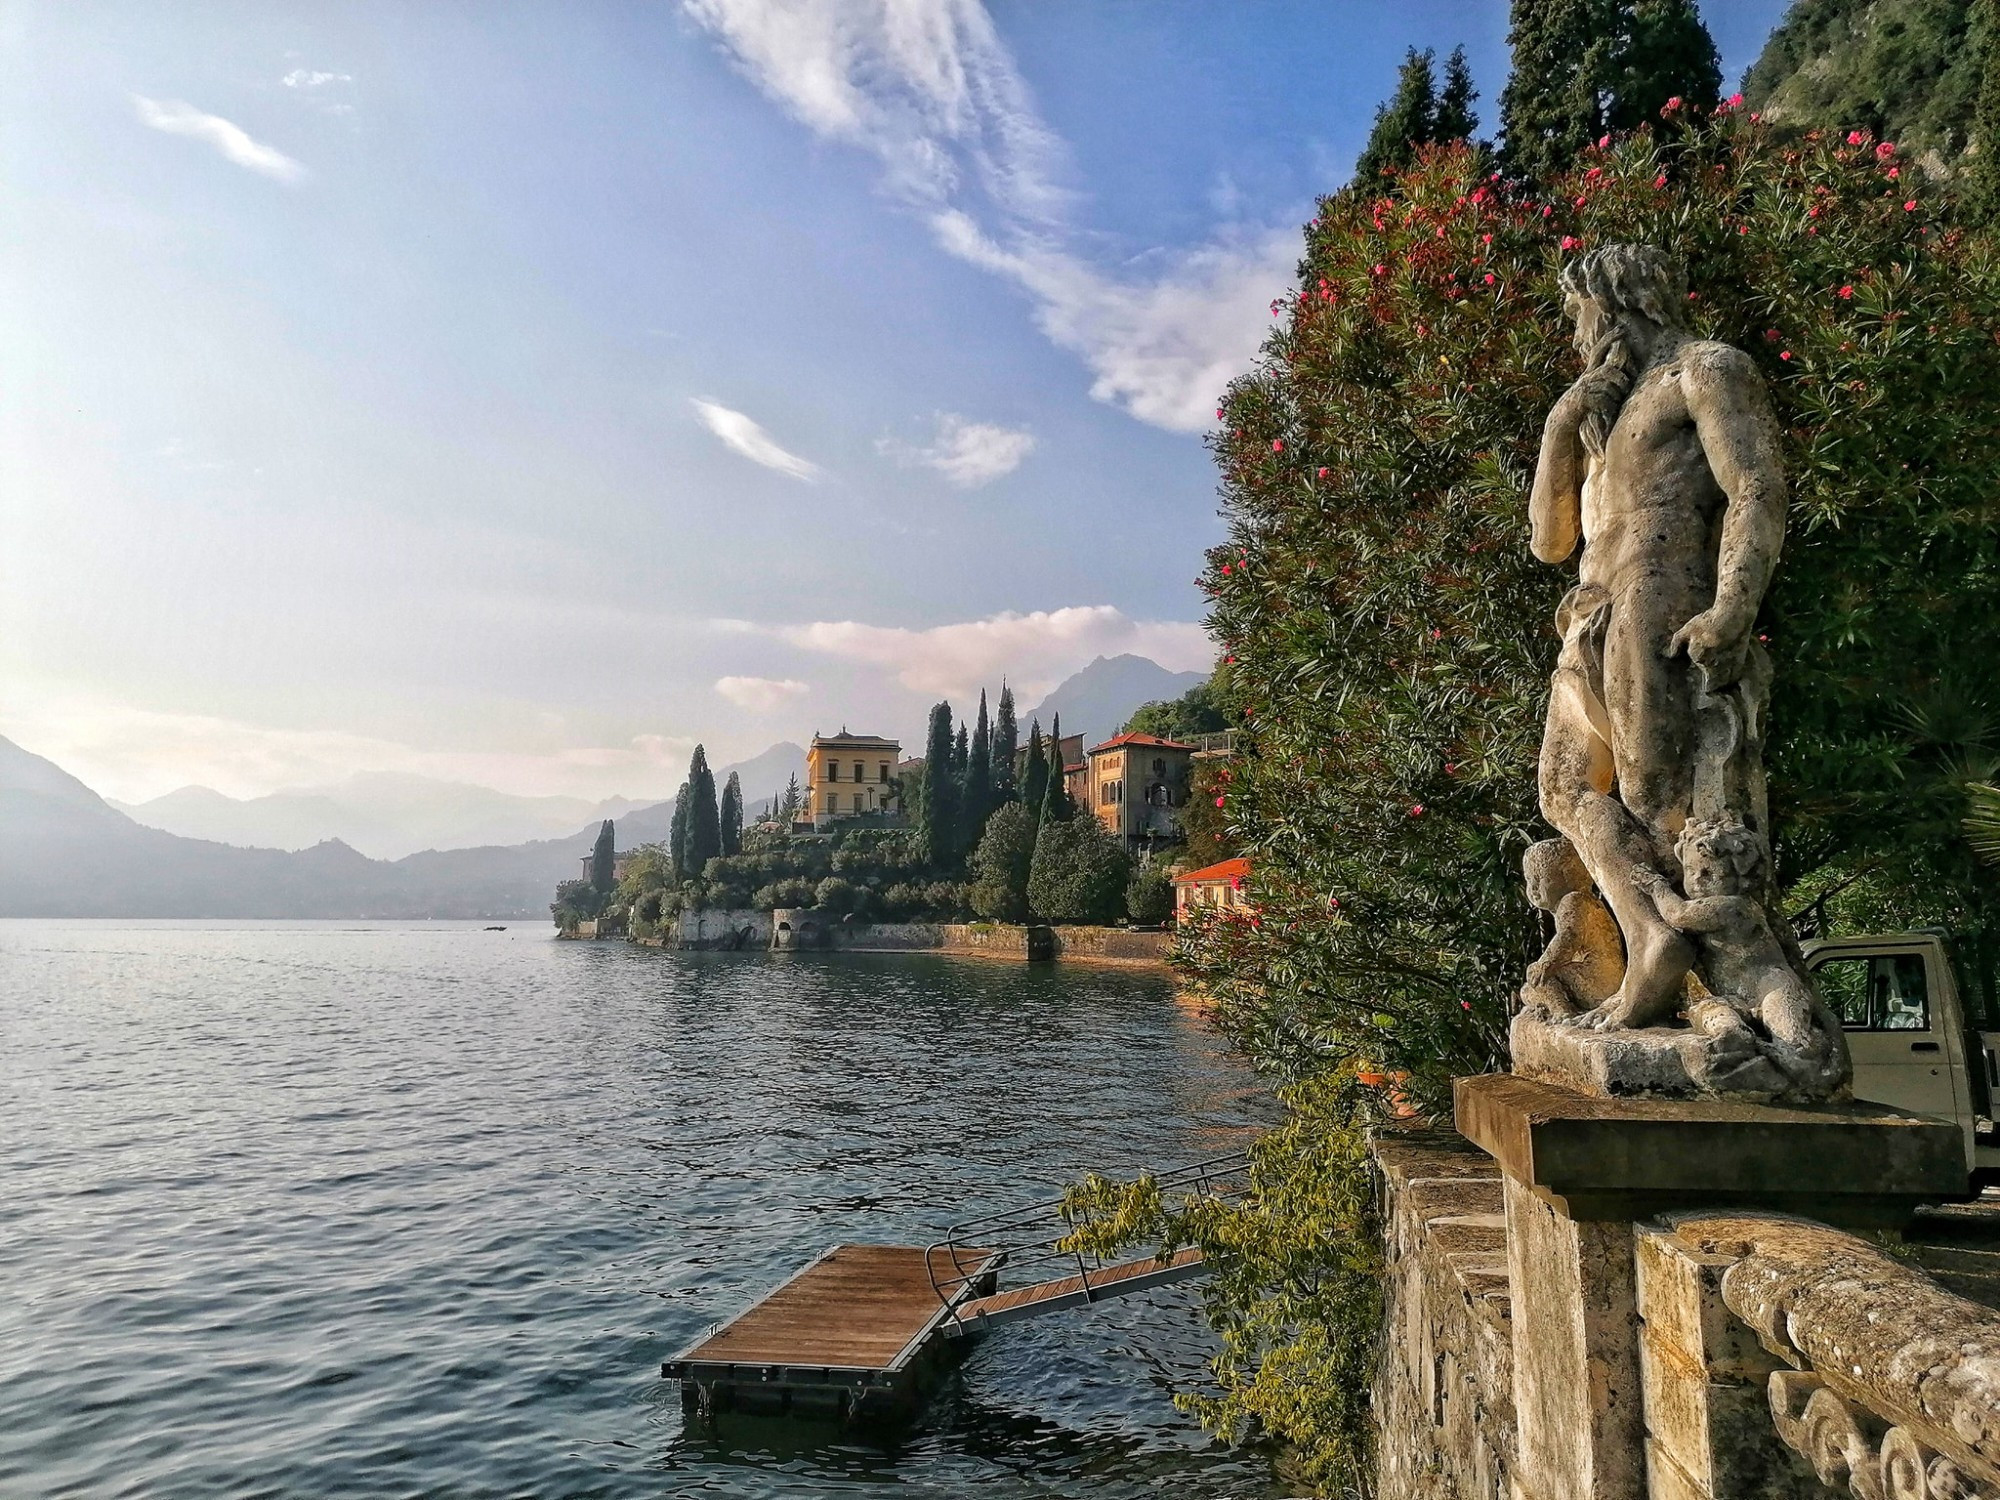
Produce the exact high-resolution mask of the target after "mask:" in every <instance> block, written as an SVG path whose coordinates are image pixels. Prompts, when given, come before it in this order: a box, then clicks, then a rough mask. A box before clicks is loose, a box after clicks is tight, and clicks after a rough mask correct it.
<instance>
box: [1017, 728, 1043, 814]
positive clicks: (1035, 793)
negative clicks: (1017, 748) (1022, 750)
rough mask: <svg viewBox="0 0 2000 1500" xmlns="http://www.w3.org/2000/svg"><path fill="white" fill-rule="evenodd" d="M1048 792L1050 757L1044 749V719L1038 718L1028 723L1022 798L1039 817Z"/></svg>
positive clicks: (1022, 770) (1022, 774)
mask: <svg viewBox="0 0 2000 1500" xmlns="http://www.w3.org/2000/svg"><path fill="white" fill-rule="evenodd" d="M1048 792H1049V757H1048V753H1047V752H1046V751H1045V750H1043V749H1042V721H1041V720H1040V719H1036V720H1034V721H1033V722H1032V723H1030V724H1029V725H1028V763H1027V764H1026V765H1025V766H1023V767H1022V768H1021V800H1022V801H1023V802H1025V803H1027V805H1028V810H1029V811H1030V812H1032V813H1034V815H1035V816H1036V817H1037V818H1039V817H1041V815H1042V799H1043V798H1044V797H1046V796H1047V795H1048Z"/></svg>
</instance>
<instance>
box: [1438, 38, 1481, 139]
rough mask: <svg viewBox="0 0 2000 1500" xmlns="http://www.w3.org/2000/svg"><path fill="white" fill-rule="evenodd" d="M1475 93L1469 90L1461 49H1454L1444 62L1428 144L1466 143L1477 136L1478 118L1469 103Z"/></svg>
mask: <svg viewBox="0 0 2000 1500" xmlns="http://www.w3.org/2000/svg"><path fill="white" fill-rule="evenodd" d="M1478 98H1479V90H1478V89H1476V88H1474V87H1473V86H1472V69H1471V68H1470V67H1469V66H1468V65H1467V63H1466V61H1465V48H1463V47H1454V48H1452V49H1451V56H1450V57H1448V58H1446V59H1445V64H1444V87H1443V88H1442V89H1440V90H1439V91H1438V102H1437V113H1436V114H1435V115H1434V116H1432V118H1431V133H1430V135H1429V137H1428V139H1430V140H1431V141H1434V142H1438V141H1469V140H1471V139H1472V138H1473V137H1474V136H1475V135H1477V134H1478V133H1479V116H1478V115H1477V114H1476V113H1474V112H1473V108H1472V106H1473V103H1474V101H1475V100H1477V99H1478Z"/></svg>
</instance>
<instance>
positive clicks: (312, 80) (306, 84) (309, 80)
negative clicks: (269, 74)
mask: <svg viewBox="0 0 2000 1500" xmlns="http://www.w3.org/2000/svg"><path fill="white" fill-rule="evenodd" d="M280 81H281V82H282V83H283V84H284V85H285V87H286V88H288V89H323V88H325V87H326V86H327V85H328V84H330V83H352V82H354V75H353V74H352V73H322V72H319V71H317V70H315V69H312V68H294V69H292V71H291V72H289V73H287V74H286V75H285V76H284V78H283V79H282V80H280Z"/></svg>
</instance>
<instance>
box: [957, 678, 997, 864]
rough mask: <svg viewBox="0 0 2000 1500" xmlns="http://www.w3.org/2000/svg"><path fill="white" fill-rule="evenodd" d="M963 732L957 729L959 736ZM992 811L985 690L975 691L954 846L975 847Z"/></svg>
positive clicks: (990, 733) (968, 850)
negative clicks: (976, 710)
mask: <svg viewBox="0 0 2000 1500" xmlns="http://www.w3.org/2000/svg"><path fill="white" fill-rule="evenodd" d="M964 732H965V731H964V730H963V729H961V730H960V731H959V733H961V734H963V733H964ZM992 811H993V726H992V724H991V723H990V722H989V721H988V719H987V717H986V690H985V689H984V688H981V689H980V691H979V718H978V720H977V721H976V727H975V728H974V729H973V731H972V744H971V748H970V749H969V750H968V751H967V753H966V759H965V779H964V781H963V782H962V783H960V791H959V809H958V826H959V839H958V847H959V848H961V849H963V850H965V851H966V853H968V854H970V853H971V852H972V851H973V850H974V849H976V848H978V847H979V835H980V834H981V833H983V832H984V831H985V829H986V818H987V815H988V814H989V813H991V812H992Z"/></svg>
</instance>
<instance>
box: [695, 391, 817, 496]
mask: <svg viewBox="0 0 2000 1500" xmlns="http://www.w3.org/2000/svg"><path fill="white" fill-rule="evenodd" d="M690 404H691V405H692V406H693V407H694V409H695V414H696V415H697V416H699V417H700V418H701V425H702V426H704V427H706V428H707V429H708V430H709V431H710V432H712V433H714V434H715V435H716V436H717V437H718V438H720V439H722V443H723V446H724V447H727V448H729V449H731V450H732V451H734V452H736V453H740V454H742V455H743V457H745V458H747V459H749V460H750V462H752V463H753V464H762V465H763V466H764V467H765V468H767V469H775V470H777V471H778V473H780V474H784V475H786V476H788V477H790V478H792V479H803V480H804V481H805V482H806V483H808V484H811V483H813V482H814V481H816V480H817V479H818V478H819V477H820V467H819V465H818V464H816V463H813V462H811V461H810V460H808V459H803V458H800V457H799V456H798V454H796V453H790V452H787V451H786V450H785V449H784V448H781V447H780V446H779V445H778V441H777V439H775V438H773V437H772V436H771V434H770V433H768V432H766V431H765V430H764V429H763V428H762V427H760V426H758V425H757V423H756V422H755V421H753V420H752V419H751V418H749V417H747V416H745V415H744V414H743V413H742V412H740V411H732V410H730V408H728V407H726V406H721V405H718V404H717V403H716V402H713V401H703V400H701V399H700V398H699V397H696V398H694V399H693V400H692V401H691V402H690Z"/></svg>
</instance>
